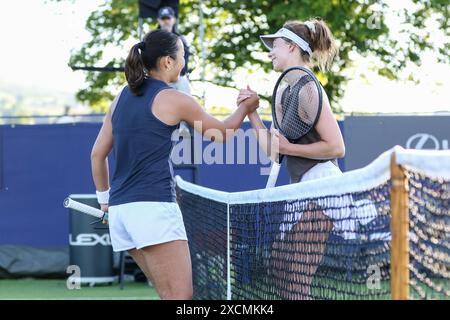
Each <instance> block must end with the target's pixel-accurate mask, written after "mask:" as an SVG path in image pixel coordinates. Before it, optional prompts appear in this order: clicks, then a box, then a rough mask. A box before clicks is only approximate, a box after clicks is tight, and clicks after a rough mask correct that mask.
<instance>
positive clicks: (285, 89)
mask: <svg viewBox="0 0 450 320" xmlns="http://www.w3.org/2000/svg"><path fill="white" fill-rule="evenodd" d="M286 78H287V77H286ZM287 82H288V79H286V84H285V85H284V86H282V87H280V90H279V91H278V92H281V98H279V99H277V100H278V101H279V102H280V103H279V104H277V106H279V107H280V108H281V112H278V114H280V113H281V115H282V116H281V119H280V129H281V131H282V132H283V134H284V135H285V136H286V137H287V138H288V139H290V140H296V139H298V138H299V137H301V136H303V135H304V134H306V133H307V132H308V131H309V130H310V129H311V128H312V126H313V125H314V120H315V117H316V114H317V109H318V104H319V97H318V93H317V90H318V89H317V86H316V84H315V82H314V80H313V78H312V77H311V76H310V75H303V76H302V77H301V78H300V79H299V80H298V81H296V82H295V84H293V85H288V84H287ZM314 113H316V114H314Z"/></svg>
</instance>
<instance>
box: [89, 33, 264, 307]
mask: <svg viewBox="0 0 450 320" xmlns="http://www.w3.org/2000/svg"><path fill="white" fill-rule="evenodd" d="M183 67H184V47H183V43H182V41H181V40H180V39H179V37H178V36H177V35H176V34H174V33H171V32H167V31H163V30H155V31H152V32H149V33H148V34H146V35H145V37H144V40H143V41H142V42H140V43H137V44H135V45H134V46H133V47H132V48H131V50H130V53H129V55H128V57H127V60H126V64H125V76H126V79H127V82H128V85H127V86H125V87H124V89H123V90H122V91H121V93H120V94H119V95H118V96H117V97H116V99H115V100H114V101H113V103H112V105H111V108H110V110H109V111H108V113H107V114H106V117H105V120H104V123H103V126H102V128H101V129H100V132H99V134H98V137H97V140H96V141H95V144H94V146H93V149H92V154H91V162H92V175H93V179H94V183H95V187H96V189H97V198H98V202H99V203H100V204H101V208H102V210H103V211H105V212H109V217H108V223H109V230H110V236H111V242H112V246H113V249H114V251H125V250H126V251H128V253H129V254H130V255H131V256H132V257H133V259H134V260H135V261H136V263H137V264H138V265H139V267H140V268H141V269H142V271H143V272H144V273H145V275H146V277H147V278H148V280H149V281H151V282H152V283H153V285H154V286H155V288H156V290H157V292H158V294H159V295H160V297H161V298H162V299H191V298H192V294H193V292H192V290H193V289H192V268H191V261H190V254H189V247H188V242H187V240H188V239H187V237H186V231H185V228H184V223H183V217H182V214H181V211H180V209H179V207H178V205H177V203H176V202H175V201H176V197H175V186H174V179H173V170H172V164H171V161H170V153H171V150H172V146H173V144H172V139H171V137H172V134H173V133H174V131H175V130H177V128H178V126H179V123H180V121H186V122H187V123H188V124H189V125H191V126H192V127H194V128H196V127H197V128H198V127H200V126H198V124H199V123H201V131H202V132H201V133H202V134H203V135H204V136H206V137H208V138H211V139H214V140H215V141H224V140H226V139H227V138H229V137H230V136H232V135H233V134H234V131H235V130H236V129H238V128H240V126H241V124H242V121H243V120H244V119H245V117H246V116H247V115H248V114H250V113H252V112H254V111H255V110H256V108H257V107H258V103H257V102H258V95H257V94H249V95H248V96H247V97H246V99H245V101H242V102H240V103H239V105H238V108H237V109H236V111H235V112H234V113H233V114H231V115H230V116H229V117H228V118H227V119H225V120H223V121H220V120H217V119H215V118H214V117H212V116H211V115H209V114H208V113H206V112H205V111H204V110H203V108H202V107H201V106H200V105H199V104H198V103H197V101H196V100H195V99H194V98H192V97H191V96H189V95H186V94H184V93H182V92H179V91H177V90H175V89H173V88H171V87H169V86H168V83H173V82H176V81H177V80H178V78H179V76H180V72H181V70H182V69H183ZM211 129H214V130H211ZM111 152H112V153H113V155H114V157H115V161H116V166H115V169H114V173H113V175H112V179H111V185H110V184H109V170H108V161H107V158H108V155H109V154H110V153H111Z"/></svg>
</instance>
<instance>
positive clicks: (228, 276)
mask: <svg viewBox="0 0 450 320" xmlns="http://www.w3.org/2000/svg"><path fill="white" fill-rule="evenodd" d="M230 259H231V251H230V204H229V203H227V300H231V260H230Z"/></svg>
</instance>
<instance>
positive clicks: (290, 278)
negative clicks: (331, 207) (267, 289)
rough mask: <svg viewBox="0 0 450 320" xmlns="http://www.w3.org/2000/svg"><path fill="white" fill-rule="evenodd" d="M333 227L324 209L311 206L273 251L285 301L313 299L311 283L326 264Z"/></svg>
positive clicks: (276, 277)
mask: <svg viewBox="0 0 450 320" xmlns="http://www.w3.org/2000/svg"><path fill="white" fill-rule="evenodd" d="M332 228H333V224H332V222H331V220H330V218H329V217H327V216H326V215H325V214H324V213H323V212H322V211H321V210H320V209H318V208H314V207H313V206H311V207H310V208H309V210H308V211H305V212H304V213H303V214H302V217H301V218H300V220H299V222H298V223H296V224H295V225H294V226H293V227H292V229H291V230H290V231H289V233H288V234H287V235H286V236H285V238H284V239H278V240H277V241H276V242H275V243H274V245H273V248H272V272H273V273H274V277H275V283H276V286H277V287H278V288H279V293H280V295H281V297H282V298H284V299H291V300H300V299H310V298H311V292H310V291H311V284H312V280H313V278H314V274H315V272H316V270H317V268H318V267H319V264H320V262H321V261H322V257H323V254H324V252H325V248H326V242H327V239H328V236H329V234H330V232H331V230H332Z"/></svg>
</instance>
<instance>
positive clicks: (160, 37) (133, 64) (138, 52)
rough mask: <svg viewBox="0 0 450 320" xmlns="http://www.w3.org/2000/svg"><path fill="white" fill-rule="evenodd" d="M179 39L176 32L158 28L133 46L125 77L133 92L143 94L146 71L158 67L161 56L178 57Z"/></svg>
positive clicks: (126, 64) (126, 65) (126, 63)
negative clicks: (142, 88) (141, 89)
mask: <svg viewBox="0 0 450 320" xmlns="http://www.w3.org/2000/svg"><path fill="white" fill-rule="evenodd" d="M177 41H178V36H177V35H176V34H174V33H172V32H168V31H164V30H160V29H158V30H154V31H151V32H149V33H147V34H146V35H145V37H144V41H142V42H139V43H137V44H135V45H134V46H133V47H131V50H130V53H129V54H128V57H127V60H126V62H125V77H126V79H127V82H128V86H129V88H130V90H131V92H132V93H133V94H135V95H137V96H139V95H141V91H140V88H141V86H142V84H143V82H144V79H145V76H146V72H147V71H150V70H154V69H157V68H158V62H159V59H160V58H161V57H167V56H169V57H171V58H172V59H176V57H177V51H178V45H177Z"/></svg>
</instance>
